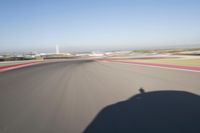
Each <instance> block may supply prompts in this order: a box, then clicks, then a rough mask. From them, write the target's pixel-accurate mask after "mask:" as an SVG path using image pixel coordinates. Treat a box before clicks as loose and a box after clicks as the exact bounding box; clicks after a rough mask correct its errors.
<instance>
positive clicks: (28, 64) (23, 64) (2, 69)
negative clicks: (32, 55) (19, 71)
mask: <svg viewBox="0 0 200 133" xmlns="http://www.w3.org/2000/svg"><path fill="white" fill-rule="evenodd" d="M38 63H40V62H38V61H35V62H28V63H21V64H15V65H8V66H1V67H0V72H2V71H7V70H13V69H16V68H21V67H25V66H30V65H34V64H38Z"/></svg>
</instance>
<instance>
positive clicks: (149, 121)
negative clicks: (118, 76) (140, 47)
mask: <svg viewBox="0 0 200 133" xmlns="http://www.w3.org/2000/svg"><path fill="white" fill-rule="evenodd" d="M140 92H141V94H138V95H135V96H133V97H132V98H130V99H128V100H127V101H122V102H119V103H116V104H113V105H110V106H107V107H105V108H104V109H103V110H102V111H100V113H99V114H98V115H97V116H96V118H95V119H94V120H93V121H92V122H91V124H90V125H89V126H88V127H87V128H86V129H85V131H84V133H200V97H199V96H198V95H196V94H192V93H189V92H184V91H155V92H147V93H146V92H144V90H143V89H141V90H140Z"/></svg>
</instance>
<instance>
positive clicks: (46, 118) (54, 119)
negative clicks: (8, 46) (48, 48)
mask: <svg viewBox="0 0 200 133" xmlns="http://www.w3.org/2000/svg"><path fill="white" fill-rule="evenodd" d="M199 79H200V74H199V73H195V72H188V71H176V70H168V69H162V68H152V67H145V66H136V65H131V64H121V63H110V62H99V61H89V60H86V61H84V60H82V61H65V62H57V63H47V64H38V65H34V66H29V67H26V68H20V69H16V70H12V71H7V72H3V73H0V133H81V132H83V130H84V129H85V128H86V127H87V126H88V124H89V123H90V122H91V121H92V120H93V119H94V117H95V116H96V115H97V113H98V112H99V111H100V110H101V109H102V108H104V107H105V106H107V105H110V104H113V103H116V102H119V101H122V100H127V99H128V98H130V97H132V96H134V95H136V94H138V93H139V91H138V90H139V89H140V88H141V87H142V88H143V89H144V90H145V91H146V92H148V91H158V90H181V91H187V92H191V93H193V94H197V95H199V94H200V82H199Z"/></svg>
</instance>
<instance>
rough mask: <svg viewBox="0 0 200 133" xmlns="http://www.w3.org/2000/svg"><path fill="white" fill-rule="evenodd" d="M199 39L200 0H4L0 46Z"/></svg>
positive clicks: (80, 46) (87, 46) (108, 45)
mask: <svg viewBox="0 0 200 133" xmlns="http://www.w3.org/2000/svg"><path fill="white" fill-rule="evenodd" d="M197 43H200V0H0V51H1V52H2V51H5V52H6V51H18V50H19V51H20V50H22V51H23V50H45V49H52V48H53V49H54V47H55V45H57V44H58V45H59V46H60V47H61V48H63V49H65V50H69V51H78V50H102V49H103V50H105V49H127V48H130V49H135V48H147V47H164V46H167V45H179V44H197Z"/></svg>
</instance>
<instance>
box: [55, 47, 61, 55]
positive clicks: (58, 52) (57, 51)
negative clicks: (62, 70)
mask: <svg viewBox="0 0 200 133" xmlns="http://www.w3.org/2000/svg"><path fill="white" fill-rule="evenodd" d="M56 54H60V50H59V46H58V45H56Z"/></svg>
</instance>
